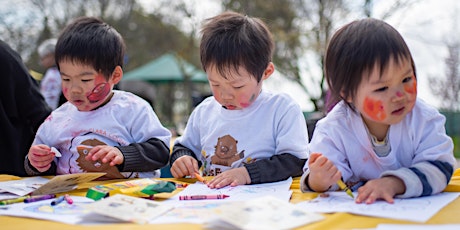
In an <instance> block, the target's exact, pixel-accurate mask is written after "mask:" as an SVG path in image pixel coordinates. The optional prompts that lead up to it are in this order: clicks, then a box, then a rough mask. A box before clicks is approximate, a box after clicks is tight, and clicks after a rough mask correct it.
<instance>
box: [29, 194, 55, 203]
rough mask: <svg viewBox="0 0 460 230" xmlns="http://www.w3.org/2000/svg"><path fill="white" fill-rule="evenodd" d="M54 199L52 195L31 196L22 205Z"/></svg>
mask: <svg viewBox="0 0 460 230" xmlns="http://www.w3.org/2000/svg"><path fill="white" fill-rule="evenodd" d="M55 197H56V195H54V194H47V195H40V196H32V197H30V198H27V199H25V200H24V203H32V202H37V201H41V200H48V199H53V198H55Z"/></svg>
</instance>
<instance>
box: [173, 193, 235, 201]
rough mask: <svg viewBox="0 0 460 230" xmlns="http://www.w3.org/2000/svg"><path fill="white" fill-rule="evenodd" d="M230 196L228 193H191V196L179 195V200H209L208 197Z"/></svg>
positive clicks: (220, 197)
mask: <svg viewBox="0 0 460 230" xmlns="http://www.w3.org/2000/svg"><path fill="white" fill-rule="evenodd" d="M227 197H230V196H229V195H223V194H217V195H191V196H179V200H210V199H225V198H227Z"/></svg>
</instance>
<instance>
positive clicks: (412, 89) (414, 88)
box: [404, 80, 417, 94]
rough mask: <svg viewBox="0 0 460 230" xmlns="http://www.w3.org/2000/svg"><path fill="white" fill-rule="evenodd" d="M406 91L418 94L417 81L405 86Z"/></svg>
mask: <svg viewBox="0 0 460 230" xmlns="http://www.w3.org/2000/svg"><path fill="white" fill-rule="evenodd" d="M404 91H406V92H407V93H409V94H416V93H417V81H415V80H414V83H413V84H412V85H406V86H404Z"/></svg>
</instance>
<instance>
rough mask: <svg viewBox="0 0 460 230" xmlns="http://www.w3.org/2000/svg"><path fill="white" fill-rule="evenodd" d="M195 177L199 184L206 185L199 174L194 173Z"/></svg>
mask: <svg viewBox="0 0 460 230" xmlns="http://www.w3.org/2000/svg"><path fill="white" fill-rule="evenodd" d="M195 177H196V179H197V180H198V181H200V182H201V183H203V184H206V183H207V182H206V180H205V179H204V178H203V177H202V176H201V175H200V174H199V173H195Z"/></svg>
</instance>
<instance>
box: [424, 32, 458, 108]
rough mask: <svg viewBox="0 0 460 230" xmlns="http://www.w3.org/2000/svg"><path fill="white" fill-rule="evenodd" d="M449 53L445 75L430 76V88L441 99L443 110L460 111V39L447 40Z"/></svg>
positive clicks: (446, 59) (445, 60)
mask: <svg viewBox="0 0 460 230" xmlns="http://www.w3.org/2000/svg"><path fill="white" fill-rule="evenodd" d="M445 45H446V48H447V52H448V55H447V57H446V58H445V59H444V63H445V66H446V69H445V75H444V76H430V78H429V82H430V88H431V91H432V92H433V94H434V95H436V96H438V97H439V98H440V99H441V108H440V109H441V110H445V111H457V112H458V111H460V71H459V68H460V41H458V40H457V39H453V40H452V41H447V42H446V44H445Z"/></svg>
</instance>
